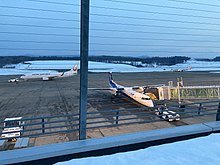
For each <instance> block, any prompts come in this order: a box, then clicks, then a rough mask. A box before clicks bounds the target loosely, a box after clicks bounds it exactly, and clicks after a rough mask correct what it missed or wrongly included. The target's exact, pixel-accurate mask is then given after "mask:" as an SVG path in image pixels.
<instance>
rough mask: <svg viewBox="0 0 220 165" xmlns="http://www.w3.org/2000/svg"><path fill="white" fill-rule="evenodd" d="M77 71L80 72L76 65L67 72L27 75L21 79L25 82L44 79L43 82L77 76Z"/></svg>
mask: <svg viewBox="0 0 220 165" xmlns="http://www.w3.org/2000/svg"><path fill="white" fill-rule="evenodd" d="M77 70H78V68H77V65H74V67H73V68H72V69H71V70H69V71H66V72H58V73H35V74H26V75H24V76H21V77H20V78H21V79H23V80H31V79H42V80H43V81H48V80H52V79H54V78H63V77H69V76H73V75H76V74H77Z"/></svg>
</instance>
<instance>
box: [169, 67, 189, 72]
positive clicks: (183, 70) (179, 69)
mask: <svg viewBox="0 0 220 165" xmlns="http://www.w3.org/2000/svg"><path fill="white" fill-rule="evenodd" d="M191 69H192V67H191V66H188V67H187V68H178V69H174V70H173V71H174V72H185V71H188V70H191Z"/></svg>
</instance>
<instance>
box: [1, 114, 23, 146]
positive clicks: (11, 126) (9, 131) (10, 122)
mask: <svg viewBox="0 0 220 165" xmlns="http://www.w3.org/2000/svg"><path fill="white" fill-rule="evenodd" d="M23 125H24V122H23V121H22V117H14V118H6V119H5V120H4V129H3V131H2V133H4V134H2V135H1V138H7V139H8V141H13V142H15V141H17V137H18V136H21V134H22V132H21V131H22V130H24V126H23Z"/></svg>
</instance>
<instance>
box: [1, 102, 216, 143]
mask: <svg viewBox="0 0 220 165" xmlns="http://www.w3.org/2000/svg"><path fill="white" fill-rule="evenodd" d="M161 107H162V106H158V107H153V108H150V107H143V108H129V109H108V110H100V111H94V112H87V121H86V129H87V130H91V129H99V128H108V127H117V126H123V125H134V124H145V123H152V122H160V121H165V122H166V121H168V118H164V115H163V114H161V115H156V114H155V110H157V109H158V108H161ZM167 108H168V110H166V111H167V113H168V114H169V113H170V111H173V112H175V113H176V114H179V115H180V120H181V119H185V118H196V117H200V116H208V115H209V116H211V115H213V116H214V117H216V120H220V102H219V101H207V102H196V103H187V104H181V105H179V104H176V105H169V106H167ZM21 121H23V122H24V123H25V124H22V125H21V126H22V127H24V129H23V130H21V131H20V132H21V136H16V138H19V137H37V136H43V135H51V134H59V133H73V132H75V133H78V132H79V114H78V113H77V114H67V115H57V116H44V117H36V118H23V119H22V120H21ZM3 123H4V121H0V124H1V125H3ZM5 128H10V127H7V126H5V127H4V126H1V127H0V129H2V130H3V129H5ZM16 132H18V131H11V132H10V133H16ZM4 134H7V132H5V133H2V135H4ZM4 139H7V138H4V137H1V138H0V140H4Z"/></svg>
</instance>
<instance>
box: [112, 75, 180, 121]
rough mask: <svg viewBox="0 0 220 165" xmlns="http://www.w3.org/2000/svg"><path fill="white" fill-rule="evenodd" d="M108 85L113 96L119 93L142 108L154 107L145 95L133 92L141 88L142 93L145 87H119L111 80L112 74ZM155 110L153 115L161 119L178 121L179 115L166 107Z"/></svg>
mask: <svg viewBox="0 0 220 165" xmlns="http://www.w3.org/2000/svg"><path fill="white" fill-rule="evenodd" d="M109 85H110V87H111V91H112V93H113V94H114V95H118V94H119V93H122V94H124V95H126V96H128V97H130V98H132V99H133V100H135V101H136V102H138V103H140V104H142V105H144V106H147V107H155V106H154V103H153V101H152V99H151V98H150V97H149V96H148V95H147V93H145V94H144V93H140V92H137V91H135V89H137V88H139V89H141V88H143V91H144V88H145V87H124V86H122V85H119V84H117V83H116V82H114V80H113V78H112V73H109ZM155 108H156V109H155V114H156V115H158V117H160V118H162V119H165V120H167V121H176V120H180V115H179V114H177V113H176V112H174V111H170V110H168V108H167V107H155Z"/></svg>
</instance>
